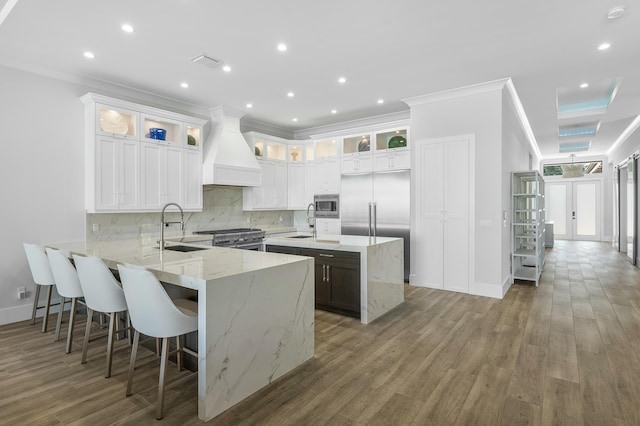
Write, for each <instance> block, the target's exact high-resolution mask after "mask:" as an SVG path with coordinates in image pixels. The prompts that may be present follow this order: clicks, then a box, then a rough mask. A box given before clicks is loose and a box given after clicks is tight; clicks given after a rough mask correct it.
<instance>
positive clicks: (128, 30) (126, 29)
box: [120, 24, 133, 33]
mask: <svg viewBox="0 0 640 426" xmlns="http://www.w3.org/2000/svg"><path fill="white" fill-rule="evenodd" d="M120 28H122V31H124V32H125V33H132V32H133V27H132V26H131V25H129V24H122V26H121V27H120Z"/></svg>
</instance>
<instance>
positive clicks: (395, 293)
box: [265, 235, 404, 324]
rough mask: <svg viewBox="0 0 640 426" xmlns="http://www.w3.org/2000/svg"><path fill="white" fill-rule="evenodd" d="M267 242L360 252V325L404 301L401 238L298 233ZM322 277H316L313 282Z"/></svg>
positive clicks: (266, 243)
mask: <svg viewBox="0 0 640 426" xmlns="http://www.w3.org/2000/svg"><path fill="white" fill-rule="evenodd" d="M269 245H272V246H286V247H298V248H302V249H315V250H322V251H326V250H330V251H338V252H351V253H359V254H360V283H359V288H360V321H361V322H362V323H363V324H368V323H370V322H372V321H374V320H375V319H377V318H379V317H381V316H382V315H384V314H386V313H387V312H389V311H390V310H391V309H393V308H395V307H396V306H398V305H400V304H402V303H403V302H404V241H403V239H402V238H391V237H365V236H356V235H332V236H321V237H312V236H309V237H306V238H305V237H304V236H301V235H284V236H268V237H267V239H266V240H265V246H267V247H268V246H269ZM320 256H323V254H320ZM321 280H322V278H318V277H316V280H315V281H316V285H317V284H318V282H319V281H321ZM356 285H358V284H356ZM316 292H317V289H316Z"/></svg>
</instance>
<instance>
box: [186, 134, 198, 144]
mask: <svg viewBox="0 0 640 426" xmlns="http://www.w3.org/2000/svg"><path fill="white" fill-rule="evenodd" d="M195 144H196V138H195V136H191V135H187V145H194V146H195Z"/></svg>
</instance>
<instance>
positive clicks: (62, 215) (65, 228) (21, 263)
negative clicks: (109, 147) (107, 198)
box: [0, 67, 86, 324]
mask: <svg viewBox="0 0 640 426" xmlns="http://www.w3.org/2000/svg"><path fill="white" fill-rule="evenodd" d="M84 92H86V89H85V90H83V88H82V87H80V86H77V85H73V84H70V83H64V82H61V81H57V80H52V79H50V78H46V77H42V76H38V75H35V74H30V73H25V72H21V71H18V70H15V69H12V68H5V67H0V93H2V95H1V96H0V129H2V133H1V134H2V144H1V145H0V146H1V147H2V160H1V162H2V166H1V167H0V181H1V182H2V184H1V185H0V199H1V200H2V209H0V223H1V224H2V225H1V226H2V238H1V239H0V246H1V250H0V252H1V253H2V262H1V263H0V324H1V323H7V322H12V321H15V320H17V319H24V318H25V314H26V316H27V317H28V316H29V315H30V306H31V304H32V302H33V292H34V289H35V285H34V284H33V280H32V278H31V273H30V271H29V269H28V265H27V262H26V258H25V254H24V250H23V248H22V243H23V242H33V243H41V242H44V241H56V240H57V241H60V240H69V239H83V238H84V230H85V218H84V217H85V214H84V157H83V156H84V145H83V140H82V139H83V134H82V130H83V124H82V123H83V107H82V104H81V103H80V101H79V100H78V97H79V96H80V95H82V94H83V93H84ZM20 286H26V287H27V291H28V292H29V296H30V297H28V298H27V299H23V300H18V299H17V290H16V288H17V287H20Z"/></svg>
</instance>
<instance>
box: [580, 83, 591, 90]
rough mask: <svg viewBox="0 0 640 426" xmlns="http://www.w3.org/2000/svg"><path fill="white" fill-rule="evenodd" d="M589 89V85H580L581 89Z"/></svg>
mask: <svg viewBox="0 0 640 426" xmlns="http://www.w3.org/2000/svg"><path fill="white" fill-rule="evenodd" d="M587 87H589V83H582V84H581V85H580V88H581V89H586V88H587Z"/></svg>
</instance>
